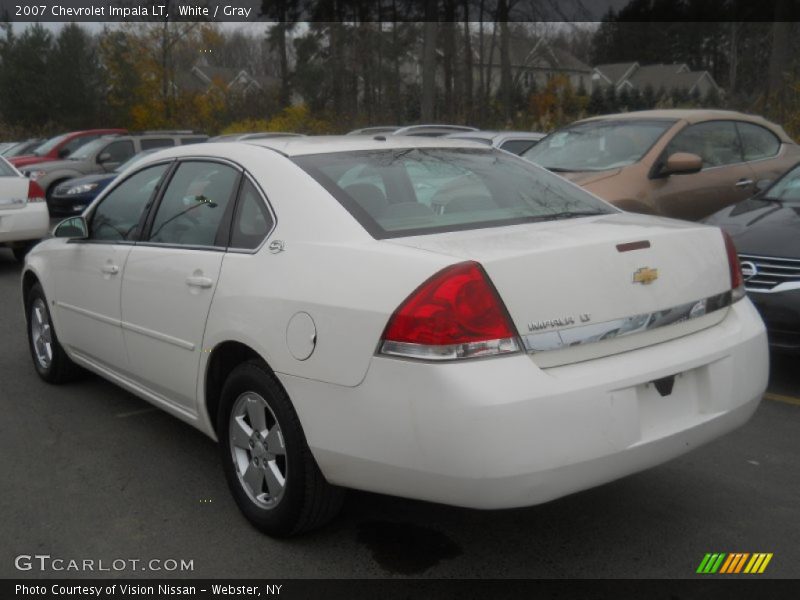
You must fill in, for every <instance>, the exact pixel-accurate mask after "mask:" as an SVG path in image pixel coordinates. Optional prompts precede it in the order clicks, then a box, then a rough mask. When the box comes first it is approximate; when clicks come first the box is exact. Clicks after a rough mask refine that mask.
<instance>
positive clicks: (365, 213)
mask: <svg viewBox="0 0 800 600" xmlns="http://www.w3.org/2000/svg"><path fill="white" fill-rule="evenodd" d="M293 160H294V162H295V163H296V164H297V165H299V166H300V167H301V168H302V169H304V170H305V171H306V172H307V173H308V174H309V175H310V176H311V177H313V178H314V179H315V180H317V181H318V182H319V183H320V184H321V185H322V186H323V187H325V189H327V190H328V192H330V194H331V195H332V196H333V197H334V198H336V199H337V200H338V201H339V202H340V203H341V204H342V206H344V208H346V209H347V210H348V211H349V212H350V214H351V215H353V217H354V218H355V219H356V220H358V221H359V223H361V225H362V226H363V227H364V228H365V229H366V230H367V231H368V232H369V233H370V234H371V235H372V236H373V237H375V238H377V239H381V238H388V237H399V236H403V235H418V234H425V233H436V232H444V231H457V230H463V229H478V228H484V227H499V226H504V225H513V224H516V223H530V222H537V221H547V220H551V219H558V218H568V217H570V216H584V215H587V214H606V213H613V212H616V211H615V209H613V208H612V207H610V206H609V205H608V204H606V203H604V202H602V201H600V200H598V199H597V198H595V197H593V196H591V195H590V194H588V193H586V192H584V191H583V190H581V189H580V188H578V187H577V186H574V185H572V184H570V183H568V182H567V181H565V180H563V179H562V178H560V177H558V176H556V175H553V174H552V173H549V172H547V171H545V170H544V169H541V168H538V167H536V166H535V165H533V164H531V163H529V162H527V161H524V160H522V159H520V158H517V157H515V156H511V155H509V154H508V153H506V152H502V151H500V150H496V149H493V148H492V149H489V148H487V149H481V148H475V149H466V148H430V147H429V148H401V149H392V150H371V151H361V152H338V153H331V154H314V155H308V156H298V157H295V158H294V159H293Z"/></svg>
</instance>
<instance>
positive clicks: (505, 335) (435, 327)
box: [381, 262, 519, 359]
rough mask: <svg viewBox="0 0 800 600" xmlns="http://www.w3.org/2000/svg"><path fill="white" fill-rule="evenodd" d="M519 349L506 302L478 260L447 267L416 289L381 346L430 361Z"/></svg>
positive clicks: (392, 352)
mask: <svg viewBox="0 0 800 600" xmlns="http://www.w3.org/2000/svg"><path fill="white" fill-rule="evenodd" d="M518 349H519V346H518V344H517V335H516V332H515V330H514V327H513V325H512V324H511V322H510V319H509V317H508V313H507V312H506V309H505V306H503V302H502V300H500V297H499V296H498V295H497V292H496V291H495V289H494V287H493V286H492V284H491V283H490V282H489V278H488V277H487V275H486V273H485V272H484V270H483V268H482V267H481V266H480V265H479V264H478V263H476V262H465V263H460V264H457V265H453V266H452V267H448V268H446V269H443V270H442V271H440V272H439V273H437V274H436V275H434V276H433V277H431V278H430V279H429V280H428V281H426V282H425V283H423V284H422V285H421V286H420V287H419V288H417V290H416V291H415V292H414V293H412V294H411V296H409V297H408V298H407V299H406V301H405V302H403V304H401V305H400V307H399V308H398V309H397V310H396V311H395V313H394V314H393V315H392V318H391V319H390V320H389V324H388V325H387V326H386V331H385V332H384V335H383V344H382V347H381V351H382V352H383V353H385V354H396V355H402V356H413V357H416V358H427V359H451V358H468V357H474V356H486V355H493V354H503V353H506V352H516V351H517V350H518Z"/></svg>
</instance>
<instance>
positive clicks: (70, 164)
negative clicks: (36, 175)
mask: <svg viewBox="0 0 800 600" xmlns="http://www.w3.org/2000/svg"><path fill="white" fill-rule="evenodd" d="M81 164H83V161H79V160H48V161H44V162H41V163H39V164H37V165H36V170H37V171H60V170H62V169H66V170H67V171H80V170H81V168H80V165H81ZM17 168H19V167H17Z"/></svg>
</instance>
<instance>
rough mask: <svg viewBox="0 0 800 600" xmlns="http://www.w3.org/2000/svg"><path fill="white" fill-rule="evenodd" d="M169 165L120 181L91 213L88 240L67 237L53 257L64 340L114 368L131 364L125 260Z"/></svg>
mask: <svg viewBox="0 0 800 600" xmlns="http://www.w3.org/2000/svg"><path fill="white" fill-rule="evenodd" d="M168 167H169V164H167V163H165V164H159V165H155V166H152V167H148V168H147V169H144V170H142V171H139V172H138V173H136V174H134V175H132V176H131V177H128V178H127V179H126V180H125V181H123V182H122V183H121V184H119V185H117V186H116V187H115V188H114V189H113V190H112V191H111V192H109V193H108V194H107V195H106V196H105V198H103V200H102V201H101V202H100V203H99V204H98V205H97V206H96V207H95V208H94V209H93V210H92V212H91V214H90V215H89V216H88V225H89V238H88V239H86V240H69V241H65V242H64V246H63V248H62V249H61V250H60V251H59V252H57V253H53V256H52V261H53V265H52V266H53V269H52V272H53V276H54V279H55V297H54V298H53V300H54V302H55V311H56V313H57V321H58V328H59V332H58V333H59V338H60V340H61V343H62V344H64V345H65V346H68V347H70V348H71V349H72V350H73V351H74V352H75V353H77V354H79V355H82V356H83V357H84V358H87V359H89V360H91V361H92V362H94V363H96V364H97V365H99V366H105V367H111V368H112V369H113V370H115V371H126V370H127V363H128V361H127V356H126V353H125V346H124V342H123V338H122V329H121V327H120V325H121V314H120V290H121V282H122V274H123V271H124V268H125V262H126V260H127V258H128V255H129V253H130V251H131V248H133V244H134V241H135V239H136V237H137V234H138V231H139V224H140V221H141V219H142V216H143V214H144V212H145V209H146V207H147V205H148V202H149V201H150V200H151V198H152V197H153V196H154V193H155V190H156V188H157V186H158V183H159V182H160V181H161V179H162V177H163V176H164V173H165V172H166V170H167V168H168Z"/></svg>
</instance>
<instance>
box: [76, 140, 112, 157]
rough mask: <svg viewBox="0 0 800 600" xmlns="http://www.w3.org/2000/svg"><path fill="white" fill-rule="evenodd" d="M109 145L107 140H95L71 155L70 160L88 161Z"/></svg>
mask: <svg viewBox="0 0 800 600" xmlns="http://www.w3.org/2000/svg"><path fill="white" fill-rule="evenodd" d="M107 144H108V140H107V139H105V138H99V139H96V140H93V141H91V142H89V143H87V144H84V145H83V146H81V147H79V148H78V149H77V150H75V152H73V153H72V154H70V155H69V160H86V159H87V158H91V157H92V156H94V155H95V154H97V152H98V151H99V150H100V149H101V148H104V147H105V146H106V145H107Z"/></svg>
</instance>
